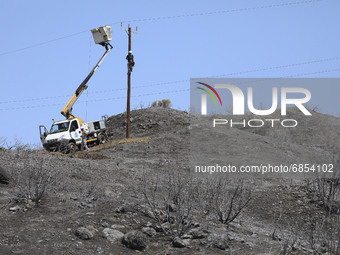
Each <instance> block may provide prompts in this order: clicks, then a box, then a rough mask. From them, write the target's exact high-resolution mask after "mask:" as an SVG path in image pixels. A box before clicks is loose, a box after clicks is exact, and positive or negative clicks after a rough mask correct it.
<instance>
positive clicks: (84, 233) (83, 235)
mask: <svg viewBox="0 0 340 255" xmlns="http://www.w3.org/2000/svg"><path fill="white" fill-rule="evenodd" d="M75 235H76V236H77V237H78V238H80V239H82V240H89V239H91V238H93V234H92V232H91V231H90V230H89V229H87V228H84V227H81V228H78V229H77V230H76V232H75Z"/></svg>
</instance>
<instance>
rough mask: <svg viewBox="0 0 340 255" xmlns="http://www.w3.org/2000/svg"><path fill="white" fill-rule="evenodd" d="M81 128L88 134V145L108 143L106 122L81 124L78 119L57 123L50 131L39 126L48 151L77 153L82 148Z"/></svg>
mask: <svg viewBox="0 0 340 255" xmlns="http://www.w3.org/2000/svg"><path fill="white" fill-rule="evenodd" d="M81 128H84V130H85V131H86V133H87V134H88V135H87V142H88V143H96V144H101V143H105V142H106V141H107V134H106V127H105V122H104V120H100V121H91V122H87V123H84V124H79V121H78V119H77V118H75V119H70V120H62V121H56V122H54V123H53V124H52V127H51V129H50V131H48V130H47V128H46V127H45V126H39V131H40V140H41V142H42V144H43V146H44V148H45V149H46V150H47V151H62V152H75V151H77V149H78V148H79V147H80V146H81Z"/></svg>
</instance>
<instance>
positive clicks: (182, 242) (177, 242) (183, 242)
mask: <svg viewBox="0 0 340 255" xmlns="http://www.w3.org/2000/svg"><path fill="white" fill-rule="evenodd" d="M172 244H173V246H174V247H177V248H184V247H186V246H188V245H189V244H190V240H188V239H181V238H179V237H175V238H174V240H173V242H172Z"/></svg>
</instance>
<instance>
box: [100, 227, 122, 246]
mask: <svg viewBox="0 0 340 255" xmlns="http://www.w3.org/2000/svg"><path fill="white" fill-rule="evenodd" d="M103 234H104V237H105V238H107V240H109V241H110V242H112V243H114V242H116V241H117V240H119V239H121V238H122V237H123V236H124V234H123V233H122V232H120V231H119V230H117V229H111V228H105V229H104V230H103Z"/></svg>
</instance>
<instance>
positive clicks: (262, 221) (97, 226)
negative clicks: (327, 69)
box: [0, 108, 340, 255]
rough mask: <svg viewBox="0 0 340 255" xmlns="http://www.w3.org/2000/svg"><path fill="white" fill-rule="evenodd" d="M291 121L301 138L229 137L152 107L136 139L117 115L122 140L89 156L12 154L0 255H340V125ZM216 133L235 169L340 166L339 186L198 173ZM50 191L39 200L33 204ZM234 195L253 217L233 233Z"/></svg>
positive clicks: (114, 126)
mask: <svg viewBox="0 0 340 255" xmlns="http://www.w3.org/2000/svg"><path fill="white" fill-rule="evenodd" d="M289 114H290V116H291V118H295V119H298V120H299V126H298V127H297V128H295V129H284V128H278V129H272V128H263V129H260V128H257V129H254V128H227V130H226V131H225V130H224V131H223V132H220V134H217V133H214V132H213V131H209V130H211V129H209V128H208V127H209V124H210V123H211V120H212V118H222V117H221V116H210V117H207V118H204V119H202V118H199V117H197V116H195V115H191V114H189V113H188V112H186V111H179V110H174V109H166V108H146V109H140V110H135V111H132V112H131V119H130V123H131V137H132V139H131V140H130V141H126V140H124V137H125V126H126V115H125V114H119V115H115V116H111V117H109V118H108V119H107V122H106V125H107V127H108V129H109V135H110V142H108V143H107V144H104V145H103V146H102V147H91V148H90V152H89V153H86V152H77V153H76V154H73V155H62V154H58V153H46V152H44V151H29V150H28V151H27V150H20V148H19V149H18V148H17V150H6V149H4V148H2V149H0V158H1V168H0V219H1V220H0V254H135V253H142V254H169V255H170V254H173V255H175V254H313V253H314V254H317V253H320V254H339V253H337V250H336V249H337V247H338V242H337V241H338V240H339V237H340V236H339V229H340V226H339V224H338V221H337V215H338V212H339V208H340V206H338V205H340V203H338V201H339V188H340V184H339V182H336V181H337V180H338V179H337V176H338V175H337V173H336V171H337V170H338V165H337V162H338V160H337V147H338V146H337V144H338V142H339V133H340V132H339V131H338V129H337V127H338V126H339V124H340V120H339V119H338V118H335V117H332V116H328V115H324V114H320V113H316V112H313V116H312V117H311V118H309V119H308V120H306V119H303V116H300V115H299V114H298V113H297V112H296V111H294V110H291V111H290V112H289ZM248 117H249V118H254V117H252V116H248ZM256 118H257V117H256ZM200 130H202V132H201V131H200ZM216 132H218V131H216ZM222 133H223V134H222ZM215 135H216V137H218V136H219V135H222V138H223V139H222V140H221V141H225V143H224V145H226V144H227V146H222V145H223V143H221V144H222V145H218V146H220V147H216V148H217V149H218V150H219V152H220V153H221V155H225V157H226V159H228V162H231V163H232V164H234V165H240V164H255V163H256V164H261V163H262V162H269V163H272V164H275V163H276V164H278V163H279V164H287V165H288V164H292V163H312V162H313V163H315V164H323V163H327V164H330V163H333V164H334V173H333V176H332V177H333V178H329V179H327V180H325V181H322V179H317V178H316V177H317V176H316V175H311V177H310V178H308V175H304V176H302V178H291V177H289V178H287V177H286V176H284V175H266V176H264V177H263V176H262V177H261V178H260V177H259V178H249V176H248V178H247V176H244V178H245V179H244V181H243V183H242V184H243V186H240V185H238V184H239V180H240V179H238V178H233V177H230V176H228V177H229V178H228V179H226V178H225V176H221V175H218V177H217V178H215V179H211V177H209V178H208V177H207V176H206V175H197V174H196V175H193V170H192V162H193V161H195V159H196V158H200V159H203V158H205V159H206V158H209V159H211V158H213V157H214V155H213V154H212V153H211V154H209V153H210V152H211V151H213V149H214V148H215V147H214V146H215V145H210V146H212V147H208V148H200V147H199V143H198V142H199V141H204V139H207V138H210V137H212V136H215ZM133 139H134V140H133ZM131 141H132V142H131ZM193 145H194V146H193ZM190 152H191V153H190ZM192 153H193V154H194V156H193V154H192ZM38 173H40V175H37V174H38ZM29 180H34V182H29ZM38 182H39V183H38ZM37 183H38V184H37ZM44 183H45V184H46V185H47V184H49V185H47V186H43V184H44ZM218 183H221V184H223V185H220V186H218V185H216V184H218ZM29 185H31V186H29ZM237 187H239V190H242V192H243V193H237V192H235V190H236V188H237ZM42 189H43V190H44V191H45V192H44V193H43V194H42V197H41V199H40V200H39V201H37V202H36V203H35V202H34V201H32V199H28V198H29V197H30V198H34V196H35V195H36V194H37V193H35V192H37V191H40V190H42ZM248 191H251V193H248ZM174 194H175V195H174ZM216 194H222V195H220V196H217V195H216ZM233 194H234V195H235V194H236V195H237V196H236V195H235V196H234V198H235V197H236V198H235V200H233V201H234V204H233V209H235V210H236V211H237V208H239V206H242V205H245V207H244V208H243V209H242V210H241V212H240V214H239V215H237V217H235V219H234V220H233V221H231V222H230V223H229V222H228V223H226V222H224V223H223V222H221V220H220V218H219V217H218V215H217V213H216V210H215V209H216V207H219V206H221V209H222V211H223V210H225V211H228V210H227V209H228V208H230V200H231V199H232V198H233ZM249 194H251V195H250V198H251V199H250V200H249V201H248V200H247V199H248V197H249ZM330 194H331V197H330ZM145 195H146V196H145ZM170 195H171V199H170V200H169V197H170ZM213 195H214V196H213ZM145 198H148V200H149V202H148V201H146V200H145ZM33 200H34V199H33ZM208 201H211V203H210V204H208ZM247 201H248V202H247ZM222 205H226V207H222ZM232 213H233V212H232ZM223 217H224V218H225V217H226V215H225V214H224V216H223ZM179 233H180V234H179Z"/></svg>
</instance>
